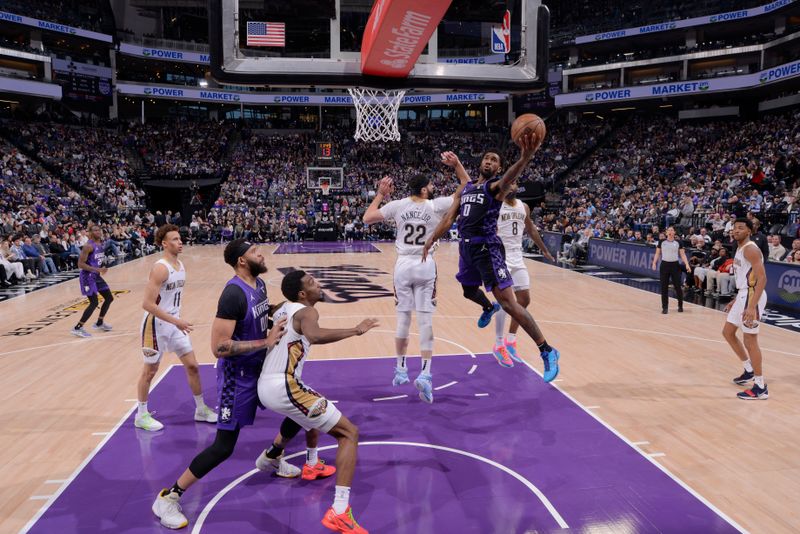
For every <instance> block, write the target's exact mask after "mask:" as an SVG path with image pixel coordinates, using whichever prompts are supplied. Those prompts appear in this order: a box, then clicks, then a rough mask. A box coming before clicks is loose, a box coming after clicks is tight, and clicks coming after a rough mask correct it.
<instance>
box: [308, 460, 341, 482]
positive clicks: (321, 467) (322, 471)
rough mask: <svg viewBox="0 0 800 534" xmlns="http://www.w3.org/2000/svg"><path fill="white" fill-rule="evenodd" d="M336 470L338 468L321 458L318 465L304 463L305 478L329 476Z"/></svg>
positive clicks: (313, 478)
mask: <svg viewBox="0 0 800 534" xmlns="http://www.w3.org/2000/svg"><path fill="white" fill-rule="evenodd" d="M335 472H336V468H335V467H333V466H332V465H326V464H325V462H324V461H322V460H320V461H318V462H317V465H308V464H303V475H302V477H303V480H316V479H318V478H327V477H329V476H331V475H332V474H334V473H335Z"/></svg>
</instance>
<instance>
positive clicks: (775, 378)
mask: <svg viewBox="0 0 800 534" xmlns="http://www.w3.org/2000/svg"><path fill="white" fill-rule="evenodd" d="M378 247H379V248H380V249H381V251H382V254H285V255H273V254H271V252H272V251H273V250H274V249H275V248H276V247H275V246H273V245H265V246H264V247H263V252H264V253H265V255H266V256H267V263H268V265H269V268H270V270H269V272H268V273H266V274H265V275H264V278H265V279H266V280H268V281H269V286H268V287H269V290H270V297H271V301H272V302H277V301H280V300H283V298H282V296H281V294H280V288H279V286H280V279H281V277H282V274H281V273H280V271H279V268H290V267H295V268H298V267H299V268H306V270H309V269H313V270H314V272H315V274H316V275H317V277H318V278H319V279H321V280H322V281H323V283H324V284H327V285H329V286H331V287H330V288H329V290H328V294H329V295H331V296H332V299H333V300H335V301H338V302H337V303H330V304H328V303H322V304H320V305H319V306H318V309H319V311H320V315H321V323H322V324H323V325H324V326H330V327H345V326H352V325H355V324H356V323H358V322H359V321H360V320H361V318H363V317H367V316H376V317H378V318H380V320H381V327H380V328H379V329H377V331H373V332H372V333H370V334H367V335H365V336H363V337H359V338H352V339H350V340H345V341H342V342H340V343H336V344H332V345H327V346H318V347H314V349H313V353H312V358H313V359H318V358H319V359H322V358H336V357H341V356H356V357H359V356H363V357H366V356H378V355H390V354H392V353H393V350H394V343H393V337H394V336H393V333H394V328H395V318H394V306H393V303H394V302H393V299H392V298H391V297H390V296H389V295H390V294H391V289H392V279H391V272H392V266H393V264H394V258H395V256H394V251H393V246H392V245H391V244H380V245H378ZM158 257H159V256H157V255H156V256H150V257H148V258H143V259H140V260H136V261H133V262H130V263H127V264H124V265H121V266H119V267H115V268H112V269H111V270H109V272H108V274H107V276H106V279H107V281H108V282H109V284H110V285H111V288H112V289H113V290H119V291H123V292H122V293H119V294H118V295H117V298H116V301H115V302H114V304H113V305H112V308H111V311H110V313H109V315H108V322H109V323H111V324H112V325H113V326H114V331H113V332H112V333H110V334H97V335H95V336H94V337H93V338H92V339H90V340H81V339H77V338H74V337H72V336H70V335H69V334H68V330H69V328H71V327H72V326H73V325H74V323H75V322H76V320H77V318H78V317H79V315H80V311H79V308H80V307H81V305H80V300H81V299H80V298H79V290H78V282H77V280H72V281H69V282H66V283H63V284H60V285H57V286H53V287H50V288H46V289H43V290H40V291H36V292H34V293H32V294H28V295H25V296H23V297H20V298H15V299H12V300H9V301H6V302H2V303H0V317H2V331H0V335H3V337H2V343H1V344H0V420H2V421H3V423H2V433H0V451H2V453H1V454H0V532H13V531H17V530H19V529H20V528H22V527H23V526H24V525H25V524H26V522H27V521H28V520H29V519H30V518H32V517H33V516H34V514H35V513H36V512H37V510H38V509H39V508H40V507H41V506H42V505H43V504H44V502H45V501H46V497H47V496H49V495H52V494H54V493H55V492H56V490H57V489H58V488H59V486H60V485H61V483H62V482H63V481H64V480H65V479H67V478H68V477H69V476H70V475H71V474H72V473H73V472H74V470H75V469H76V468H77V467H78V466H79V465H80V464H81V463H82V462H83V461H84V459H85V458H86V457H87V456H88V455H89V454H90V453H91V451H92V450H93V449H94V448H95V447H96V446H97V445H98V444H99V443H100V442H101V440H102V439H103V436H104V435H105V433H108V432H109V431H110V430H111V429H112V427H113V426H114V425H115V424H116V423H117V422H118V421H119V420H120V418H121V417H122V416H123V415H124V414H125V413H126V412H127V411H128V410H129V409H130V408H131V406H132V405H133V402H132V400H133V399H135V397H136V380H137V377H138V373H139V371H140V366H141V359H140V351H139V340H138V329H139V323H140V320H141V316H142V311H141V307H140V306H141V298H142V292H143V289H144V284H145V281H146V278H147V274H148V272H149V268H150V266H151V265H152V264H153V262H154V261H155V260H156V259H158ZM182 259H183V261H184V263H185V265H186V268H187V274H188V276H187V285H186V288H185V293H184V296H183V303H184V305H183V316H184V317H185V318H187V319H189V320H191V321H193V322H194V324H195V331H194V333H193V334H192V342H193V345H194V347H195V352H196V354H197V356H198V360H199V361H201V362H212V361H213V356H212V355H211V353H210V350H209V348H208V347H209V335H210V323H211V320H212V319H213V316H214V312H215V309H216V302H217V298H218V296H219V294H220V291H221V289H222V287H223V285H224V283H225V281H226V280H227V279H228V278H229V277H230V276H231V274H232V271H231V269H230V268H229V267H228V266H227V265H225V264H224V263H223V261H222V248H221V247H210V246H209V247H194V248H189V247H187V249H186V252H185V253H184V254H183V256H182ZM437 263H438V271H439V285H438V295H437V297H438V309H437V313H436V314H435V315H434V333H435V335H436V336H437V342H436V345H435V347H434V350H435V352H436V353H442V354H449V353H454V352H456V353H460V352H464V351H472V352H486V351H488V350H490V349H491V344H492V341H493V336H494V331H493V327H492V326H490V327H489V328H487V329H485V330H479V329H477V327H476V326H475V320H476V317H477V313H476V308H475V306H474V305H473V304H472V303H469V302H468V301H466V300H464V299H463V297H462V296H461V290H460V288H459V287H458V285H457V284H456V282H455V280H454V278H453V276H454V274H455V271H456V267H457V249H456V247H455V245H453V244H444V245H443V246H442V247H441V248H440V250H439V252H438V253H437ZM527 264H528V267H529V270H530V271H531V275H532V276H531V278H532V282H533V303H532V305H531V310H532V312H533V313H534V316H535V317H538V319H539V322H540V323H541V325H542V328H543V330H544V332H545V334H546V335H547V338H548V340H549V341H550V343H552V344H553V345H555V346H557V347H558V348H559V349H560V350H561V353H562V360H561V363H562V367H561V376H560V377H559V381H558V382H556V383H555V386H556V387H558V388H559V389H561V390H562V391H563V392H565V393H566V394H568V395H570V396H571V397H572V398H574V399H575V401H576V402H578V403H580V404H582V405H583V406H585V407H586V408H588V409H589V410H590V411H591V412H592V413H594V414H596V415H597V416H598V417H600V418H601V419H602V420H603V421H605V422H606V423H607V424H608V425H610V426H611V427H613V428H614V429H616V430H617V431H618V432H619V433H620V434H621V435H622V436H624V437H625V438H627V439H628V440H629V441H631V442H634V443H637V444H638V445H637V446H638V447H639V448H640V449H641V450H642V451H643V452H645V453H647V454H653V455H654V459H655V460H656V461H657V462H659V463H660V464H661V465H663V466H664V467H666V468H667V469H669V470H670V471H671V472H672V473H673V474H674V475H675V476H676V477H678V478H679V479H681V480H682V481H684V482H685V483H686V484H687V485H688V486H690V487H691V488H692V489H693V490H695V491H696V492H697V493H698V494H700V495H702V496H703V497H705V498H706V499H707V500H708V501H710V502H711V503H712V504H713V505H715V506H716V507H717V508H719V509H720V510H721V511H722V512H724V513H725V514H727V515H728V516H729V517H731V518H732V519H734V520H735V521H737V522H738V523H739V524H740V525H742V526H743V527H744V528H745V529H747V530H751V531H762V532H771V533H772V532H792V531H797V530H798V529H800V515H799V514H800V512H798V510H800V449H798V447H797V444H796V442H797V437H798V436H800V392H798V388H797V385H798V383H799V382H800V337H798V335H797V334H795V333H792V332H790V331H787V330H784V329H781V328H777V327H772V326H762V331H761V344H762V348H763V349H764V354H765V360H766V365H765V374H766V377H767V381H768V383H769V386H770V393H771V395H772V397H771V398H770V400H768V401H761V402H744V401H740V400H737V399H736V398H735V394H736V392H737V391H738V390H739V388H737V387H736V386H734V385H732V384H731V383H730V378H731V377H733V376H735V375H737V374H739V372H741V369H740V367H739V365H738V364H737V360H736V357H735V356H734V355H733V354H732V353H731V351H730V349H729V348H728V347H727V345H726V344H725V343H724V341H723V340H722V338H721V335H720V331H721V329H722V326H723V324H724V323H723V322H724V317H725V316H724V315H723V314H722V313H720V312H718V311H715V310H711V309H707V308H702V307H698V306H694V305H687V309H686V313H683V314H678V313H675V311H674V308H675V303H674V301H673V303H672V308H673V310H672V312H671V313H670V314H669V315H667V316H663V315H661V313H660V302H659V298H658V296H657V295H653V294H651V293H648V292H644V291H640V290H636V289H633V288H630V287H626V286H622V285H619V284H616V283H613V282H609V281H605V280H601V279H597V278H594V277H590V276H584V275H581V274H578V273H574V272H570V271H567V270H562V269H559V268H557V267H553V266H549V265H544V264H542V263H538V262H533V261H530V260H528V261H527ZM353 299H357V300H354V301H352V302H347V301H348V300H353ZM11 332H15V333H17V334H21V333H25V332H27V334H26V335H6V334H8V333H11ZM416 350H418V346H417V344H416V342H415V341H414V340H413V339H412V342H411V346H410V348H409V351H410V352H411V353H412V354H413V353H414V351H416ZM520 353H521V354H523V355H532V356H531V357H526V359H528V360H529V361H530V362H531V363H532V364H533V365H534V367H536V368H537V369H541V361H540V360H539V358H538V356H537V355H535V346H534V345H533V343H532V342H531V341H530V340H528V339H526V338H525V337H524V336H522V337H520ZM175 362H176V359H175V357H174V356H172V355H169V356H167V357H166V358H165V361H164V364H166V365H164V366H163V367H162V371H163V370H164V369H166V368H167V367H168V365H169V364H172V363H175ZM417 365H418V364H417V362H415V361H412V362H411V365H410V367H411V370H412V372H413V373H416V369H417V368H416V366H417ZM435 365H436V364H435V362H434V375H435V372H436V369H435ZM515 371H517V370H516V369H510V370H508V372H515ZM386 372H387V384H388V381H389V379H390V378H389V377H390V376H391V369H390V368H389V367H388V365H387V370H386ZM391 391H392V390H391V387H390V386H387V394H388V395H391V394H392V393H391ZM185 394H186V395H187V397H188V395H189V390H188V386H187V387H186V390H185ZM446 394H447V390H443V391H442V392H440V393H439V395H440V396H444V395H446ZM505 394H506V395H508V397H509V399H508V401H509V403H513V402H514V400H513V396H512V395H513V394H512V393H508V392H505ZM212 400H213V399H207V401H209V402H211V401H212ZM151 409H155V410H157V411H161V412H169V411H170V410H171V408H170V406H151ZM186 417H191V414H190V413H187V414H186ZM189 456H190V453H189V451H187V461H188V459H189ZM168 475H169V476H171V474H168ZM108 483H109V484H113V483H114V481H113V480H109V481H108Z"/></svg>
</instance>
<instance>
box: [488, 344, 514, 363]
mask: <svg viewBox="0 0 800 534" xmlns="http://www.w3.org/2000/svg"><path fill="white" fill-rule="evenodd" d="M492 354H494V357H495V358H496V359H497V363H499V364H500V366H501V367H514V362H513V361H511V357H510V356H509V355H508V351H507V350H506V347H505V345H495V347H494V348H493V349H492Z"/></svg>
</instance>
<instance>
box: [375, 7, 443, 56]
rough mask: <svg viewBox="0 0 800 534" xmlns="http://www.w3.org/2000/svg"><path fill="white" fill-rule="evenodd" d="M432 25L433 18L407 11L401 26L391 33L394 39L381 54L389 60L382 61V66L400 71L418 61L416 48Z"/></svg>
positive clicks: (391, 39) (393, 29)
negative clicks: (410, 63) (412, 61)
mask: <svg viewBox="0 0 800 534" xmlns="http://www.w3.org/2000/svg"><path fill="white" fill-rule="evenodd" d="M376 20H377V18H376ZM430 23H431V17H429V16H428V15H425V14H423V13H417V12H415V11H406V12H405V14H404V15H403V19H402V21H400V25H399V26H397V27H393V28H392V29H391V31H390V33H391V35H392V37H391V38H390V40H389V41H388V43H387V45H386V48H385V49H384V50H383V52H382V53H381V56H382V57H384V58H388V59H381V60H380V63H381V65H385V66H387V67H389V68H392V69H396V70H400V69H404V68H405V67H406V66H407V65H408V63H409V62H411V60H412V59H416V55H417V54H416V48H417V46H418V45H419V42H420V40H421V39H422V36H423V35H424V34H425V31H426V30H427V29H428V25H429V24H430Z"/></svg>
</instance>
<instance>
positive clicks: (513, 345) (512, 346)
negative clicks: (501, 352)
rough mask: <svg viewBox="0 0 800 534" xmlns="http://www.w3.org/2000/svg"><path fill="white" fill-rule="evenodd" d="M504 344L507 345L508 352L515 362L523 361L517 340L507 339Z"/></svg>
mask: <svg viewBox="0 0 800 534" xmlns="http://www.w3.org/2000/svg"><path fill="white" fill-rule="evenodd" d="M503 344H504V345H505V346H506V352H507V353H508V355H509V356H511V359H512V360H514V361H515V362H519V363H522V358H520V357H519V356H518V355H517V340H516V339H515V340H514V341H505V342H504V343H503Z"/></svg>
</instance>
